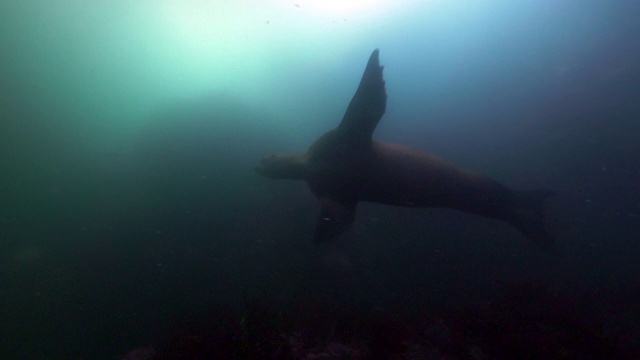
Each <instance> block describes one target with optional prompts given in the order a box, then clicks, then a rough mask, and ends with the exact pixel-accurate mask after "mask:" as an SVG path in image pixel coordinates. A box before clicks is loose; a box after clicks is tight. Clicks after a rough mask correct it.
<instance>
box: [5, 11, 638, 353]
mask: <svg viewBox="0 0 640 360" xmlns="http://www.w3.org/2000/svg"><path fill="white" fill-rule="evenodd" d="M185 4H187V2H178V1H176V2H171V1H168V2H165V3H163V4H161V5H158V4H156V3H154V2H128V1H117V2H113V3H110V4H106V3H105V4H88V3H86V2H81V1H73V0H55V1H50V2H46V3H45V2H39V1H35V0H32V1H24V2H15V3H8V4H2V5H0V47H1V49H2V50H1V51H0V169H1V170H0V171H1V176H0V358H3V359H114V358H120V357H123V356H125V354H127V353H128V352H129V351H131V350H133V349H135V348H140V347H149V346H151V347H153V348H154V349H155V350H154V351H155V352H156V355H157V356H160V355H163V354H164V355H166V356H165V358H171V356H173V357H174V358H176V357H177V355H176V354H177V352H175V351H174V352H172V350H175V349H182V348H183V347H184V348H189V349H191V350H192V351H193V352H192V353H191V354H192V355H193V354H198V352H197V351H202V352H201V353H200V354H201V356H204V355H202V354H209V355H210V354H212V352H211V347H212V346H213V345H212V344H216V346H218V348H217V349H219V350H220V349H223V350H224V351H223V350H220V352H219V353H218V354H219V356H227V355H229V354H232V355H234V356H236V357H237V356H247V357H249V356H252V357H258V358H260V357H262V356H263V355H265V354H266V353H267V352H269V351H271V352H272V353H276V352H277V351H280V354H284V353H285V350H283V349H285V348H286V349H289V350H288V351H289V353H291V354H297V355H296V356H299V357H302V354H309V353H312V352H313V351H311V350H309V349H310V348H314V349H315V350H314V351H315V353H320V352H322V351H325V352H330V350H331V349H333V350H331V351H334V353H333V354H334V355H335V356H336V357H338V356H351V357H354V358H357V357H358V356H361V358H363V357H364V356H365V355H367V354H369V355H371V354H372V353H385V351H388V354H404V355H405V357H408V356H409V354H414V355H415V354H420V356H422V357H427V356H432V358H438V356H444V355H445V354H449V355H452V356H458V357H464V356H471V357H473V356H476V358H478V357H477V356H484V355H487V356H489V357H498V358H499V357H503V356H506V355H505V354H504V353H503V352H500V351H501V350H499V349H510V346H512V345H513V344H514V343H515V342H517V343H518V344H524V345H522V346H523V348H524V349H525V350H524V351H527V350H526V349H528V348H527V346H530V347H531V348H537V349H539V348H540V347H541V345H540V344H541V343H544V344H556V345H557V344H562V346H563V347H562V349H564V350H563V351H565V354H569V355H568V356H574V355H575V356H574V358H578V357H579V356H578V355H580V354H587V353H589V354H596V355H592V356H598V354H600V355H602V356H614V355H617V356H618V357H620V356H623V355H624V356H626V355H628V354H638V353H639V345H638V344H639V343H640V330H639V329H640V312H639V310H638V307H637V306H636V305H634V304H637V301H639V300H640V287H639V286H638V284H639V283H640V266H638V259H640V186H638V184H639V183H640V145H638V144H640V142H639V141H638V139H640V122H639V120H640V39H639V38H638V35H637V34H640V22H638V18H639V17H640V6H638V4H637V2H633V1H627V2H623V1H621V2H615V3H614V2H605V1H586V2H577V1H569V0H566V1H522V2H518V3H517V4H516V3H514V2H507V1H488V2H486V4H483V5H482V6H480V5H477V4H471V3H469V4H464V2H462V3H460V4H458V5H455V6H454V5H447V4H446V2H432V3H430V4H429V5H425V4H417V3H412V2H407V3H406V4H404V5H403V6H400V7H392V8H390V9H387V10H385V12H382V13H377V12H375V11H374V12H372V13H364V15H362V14H359V13H336V14H324V13H323V14H322V15H314V11H316V10H314V9H315V8H314V7H313V6H312V5H311V3H310V2H307V3H305V2H304V1H300V2H297V3H294V2H290V3H289V2H286V1H284V2H279V3H274V4H271V5H264V4H262V3H261V4H260V5H258V4H256V5H255V6H252V5H251V4H250V3H249V2H247V3H245V4H242V5H232V4H227V3H226V2H215V1H214V2H210V3H209V2H204V1H201V2H198V1H194V2H188V4H187V5H185ZM374 48H379V49H380V54H381V55H380V59H381V62H382V64H383V65H385V80H386V83H387V93H388V106H387V113H386V115H385V116H384V118H383V119H382V121H381V122H380V125H379V127H378V129H377V131H376V132H375V133H374V137H375V138H376V139H379V140H383V141H390V142H396V143H401V144H404V145H408V146H411V147H414V148H419V149H421V150H424V151H428V152H432V153H435V154H438V155H439V156H442V157H444V158H446V159H448V160H450V161H452V162H454V163H456V164H458V165H460V166H463V167H466V168H469V169H472V170H474V171H479V172H482V173H484V174H487V175H489V176H491V177H493V178H495V179H497V180H499V181H500V182H502V183H504V184H505V185H507V186H509V187H513V188H517V189H527V188H548V189H552V190H554V191H555V192H556V193H557V196H556V197H555V198H554V199H553V200H552V201H550V202H549V204H548V205H549V208H548V221H549V226H550V228H551V230H552V232H553V233H554V235H555V237H556V239H557V246H558V249H559V250H560V252H561V255H554V256H552V255H549V254H546V253H544V252H541V251H539V249H537V248H536V247H535V246H534V245H533V244H531V243H530V242H529V241H528V240H527V239H526V238H524V237H523V236H522V235H521V234H519V233H518V232H517V231H516V230H514V229H512V228H510V227H509V226H507V225H505V224H504V223H501V222H497V221H493V220H487V219H485V218H480V217H477V216H473V215H469V214H463V213H460V212H456V211H453V210H441V209H428V210H416V209H401V208H393V207H387V206H382V205H376V204H361V205H360V206H359V208H358V214H357V217H356V220H355V223H354V225H353V227H352V228H351V230H350V231H349V232H348V233H347V234H345V235H344V236H343V237H342V238H341V239H340V240H339V243H338V244H337V245H335V248H332V249H328V248H327V246H320V247H319V246H317V245H316V244H314V243H313V242H312V230H313V226H314V223H315V219H316V216H317V212H318V209H319V208H318V205H317V203H316V200H315V199H314V197H313V195H312V194H311V192H310V191H309V190H308V189H307V188H306V185H305V184H304V183H302V182H289V181H274V180H268V179H265V178H261V177H259V176H258V175H257V174H255V173H254V171H253V167H254V166H255V165H256V164H257V162H258V161H259V159H260V158H261V157H262V156H264V155H266V154H268V153H271V152H274V151H304V150H305V149H306V148H307V147H308V146H309V145H310V144H311V142H312V141H313V140H314V139H315V138H316V137H317V136H319V135H320V134H322V133H323V132H324V131H326V130H328V129H330V128H332V127H334V126H335V125H337V124H338V122H339V120H340V118H341V116H342V113H343V111H344V109H345V108H346V105H347V104H348V101H349V100H350V97H351V96H352V94H353V91H354V90H355V88H356V86H357V83H358V80H359V78H360V75H361V72H362V71H363V69H364V66H365V63H366V60H367V57H368V55H369V54H370V52H371V50H373V49H374ZM327 254H329V255H327ZM256 309H258V310H256ZM468 309H472V310H468ZM473 309H475V310H473ZM501 309H505V310H504V311H501ZM540 309H543V310H540ZM545 309H548V311H545ZM221 314H226V315H224V316H223V315H221ZM256 314H259V315H260V314H261V315H260V316H258V315H256ZM265 314H271V315H265ZM274 314H275V315H274ZM278 314H279V315H278ZM304 314H306V315H308V316H309V317H305V315H304ZM309 314H311V315H318V314H324V315H320V316H316V317H315V318H314V317H313V316H311V315H309ZM452 314H453V315H452ZM479 314H484V315H479ZM325 315H326V316H325ZM225 316H227V317H225ZM274 318H275V319H276V320H277V321H276V320H274ZM208 319H211V320H208ZM247 319H249V320H247ZM278 319H279V320H278ZM416 319H420V321H415V320H416ZM515 319H520V320H515ZM522 319H525V320H522ZM250 320H251V321H254V322H253V323H251V322H250ZM476 320H477V321H476ZM248 321H249V322H248ZM412 321H415V323H414V322H412ZM518 321H522V322H518ZM479 323H482V324H487V323H491V324H492V325H491V326H488V327H482V326H478V325H477V324H479ZM195 324H197V325H195ZM212 324H222V326H223V327H224V326H226V327H228V328H229V329H230V330H229V331H228V332H227V335H228V337H224V336H222V335H221V333H220V332H219V331H218V330H219V329H218V330H216V329H217V328H215V327H216V326H217V325H215V326H214V325H212ZM247 324H253V325H247ZM336 324H337V325H336ZM345 324H350V325H345ZM381 324H382V325H381ZM390 324H391V325H390ZM398 324H405V325H404V326H399V325H398ZM425 324H427V325H428V326H427V325H425ZM438 324H439V325H438ZM507 324H509V325H507ZM514 324H515V325H514ZM530 324H538V325H539V326H538V327H535V326H534V328H533V329H528V330H527V331H528V332H527V333H529V334H535V336H537V337H535V336H534V335H531V338H533V337H535V339H534V340H531V339H529V338H526V339H524V336H521V337H519V338H518V337H515V336H514V337H512V338H511V339H512V340H513V341H511V342H509V341H506V340H505V342H504V343H501V342H500V341H498V340H496V339H499V338H500V339H502V338H501V337H500V336H499V335H500V334H498V335H496V334H493V335H491V334H492V333H491V331H489V330H488V328H491V329H494V331H495V332H497V333H499V332H500V331H502V332H503V333H504V334H514V333H517V331H516V330H514V329H523V328H526V327H527V326H529V325H530ZM207 326H209V327H207ZM349 326H351V327H349ZM438 326H439V327H438ZM211 327H213V328H215V329H211ZM308 328H315V329H317V334H315V335H314V334H313V331H310V330H308ZM541 328H544V329H545V330H544V331H541V330H540V329H541ZM185 329H190V330H185ZM301 329H307V330H305V331H307V332H311V334H310V335H309V336H308V337H305V336H302V335H299V334H300V333H305V331H303V330H301ZM363 329H365V330H363ZM366 329H368V330H366ZM371 329H377V330H371ZM389 329H391V330H389ZM398 329H401V330H398ZM443 329H444V330H443ZM495 329H498V330H495ZM536 329H537V330H536ZM523 332H524V331H523ZM418 333H419V334H421V335H419V336H418V335H416V334H418ZM541 333H544V334H547V335H545V336H548V337H549V338H545V337H544V336H542V335H540V334H541ZM185 334H187V335H185ZM293 334H298V335H293ZM398 334H400V335H398ZM425 334H426V335H425ZM479 334H484V335H479ZM487 334H489V335H487ZM548 334H552V335H548ZM190 336H192V337H190ZM207 336H209V337H207ZM296 336H299V338H298V337H296ZM394 336H396V337H394ZM505 336H506V335H505ZM187 338H191V339H193V338H197V339H198V340H197V341H195V342H194V343H189V342H188V341H186V340H184V339H187ZM256 338H258V339H259V340H255V339H256ZM318 338H322V339H324V340H322V341H318V340H317V339H318ZM175 339H182V340H181V341H182V342H180V340H175ZM283 339H285V340H283ZM314 339H315V340H314ZM523 339H524V340H523ZM567 339H569V340H567ZM528 341H529V342H528ZM536 341H537V342H536ZM600 342H602V343H600ZM256 343H260V344H262V345H261V346H262V347H263V350H261V351H264V352H263V353H260V352H259V351H257V350H255V349H253V350H252V349H249V350H247V346H248V345H247V344H256ZM336 343H339V344H342V345H341V346H344V347H343V348H340V347H337V345H335V344H336ZM185 344H186V345H185ZM274 344H276V345H274ZM283 344H286V346H285V345H283ZM296 344H297V345H296ZM305 344H306V345H305ZM330 344H334V345H333V346H334V347H333V348H331V349H330ZM356 344H360V345H356ZM362 344H366V345H367V346H363V345H362ZM398 344H404V345H398ZM407 344H410V345H407ZM528 344H530V345H528ZM593 344H596V345H593ZM225 346H226V347H225ZM242 346H245V350H244V351H245V352H240V353H239V352H238V351H239V350H238V348H241V347H242ZM296 346H297V347H296ZM305 346H306V347H307V348H305ZM403 346H404V347H403ZM590 346H591V347H590ZM345 347H347V348H348V349H350V350H347V349H346V348H345ZM552 348H553V347H552ZM198 349H201V350H198ZM265 349H266V350H265ZM305 349H307V350H308V351H306V352H305ZM412 349H413V350H412ZM416 349H417V350H416ZM558 349H560V347H559V348H558ZM184 351H186V350H184ZM207 351H209V352H207ZM225 351H226V352H225ZM296 351H297V352H296ZM349 351H352V352H351V353H350V352H349ZM412 351H413V352H412ZM513 351H516V350H513ZM558 351H559V352H560V351H561V350H558ZM634 351H635V352H634ZM559 352H558V353H553V354H555V355H558V354H559ZM525 353H526V352H525ZM220 354H222V355H220ZM336 354H338V355H336ZM538 355H539V356H543V355H549V353H545V354H542V353H540V354H538ZM193 356H195V355H193ZM229 356H230V355H229ZM265 356H266V355H265ZM415 356H418V355H415ZM629 356H630V355H629ZM183 358H189V357H188V356H187V357H183ZM205 358H206V357H205ZM570 358H571V357H570ZM582 358H585V357H582ZM586 358H588V357H586ZM594 358H597V357H594Z"/></svg>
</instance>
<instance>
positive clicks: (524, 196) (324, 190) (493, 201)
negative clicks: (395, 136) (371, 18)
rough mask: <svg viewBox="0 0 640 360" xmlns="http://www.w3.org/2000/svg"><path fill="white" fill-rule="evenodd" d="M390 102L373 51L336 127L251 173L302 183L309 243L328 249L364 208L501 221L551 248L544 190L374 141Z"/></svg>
mask: <svg viewBox="0 0 640 360" xmlns="http://www.w3.org/2000/svg"><path fill="white" fill-rule="evenodd" d="M386 100H387V95H386V91H385V82H384V80H383V76H382V66H380V63H379V60H378V50H377V49H376V50H374V51H373V53H372V54H371V56H370V57H369V61H368V63H367V67H366V68H365V70H364V74H363V75H362V79H361V80H360V85H359V86H358V89H357V90H356V93H355V95H354V96H353V98H352V99H351V102H350V103H349V106H348V108H347V111H346V113H345V114H344V117H343V118H342V121H341V122H340V125H338V127H337V128H335V129H333V130H330V131H328V132H327V133H325V134H324V135H322V136H320V138H318V140H316V141H315V143H313V145H311V147H310V148H309V150H308V151H307V152H306V153H303V154H274V155H270V156H267V157H265V158H263V159H262V161H261V162H260V164H259V165H258V166H257V167H256V169H255V170H256V172H257V173H258V174H260V175H262V176H265V177H268V178H274V179H294V180H305V181H306V182H307V184H308V185H309V188H310V189H311V191H312V192H313V193H314V194H315V196H316V197H317V198H318V200H319V201H320V205H321V211H320V216H319V217H318V220H317V223H316V227H315V233H314V238H315V240H316V241H329V240H332V239H334V238H336V237H337V236H339V235H340V234H342V233H343V232H344V231H345V230H346V229H347V228H348V227H349V226H350V225H351V224H352V223H353V221H354V218H355V213H356V205H357V203H358V202H359V201H367V202H374V203H381V204H388V205H395V206H405V207H445V208H453V209H458V210H462V211H465V212H469V213H474V214H478V215H481V216H485V217H489V218H493V219H499V220H503V221H505V222H507V223H509V224H511V225H512V226H514V227H515V228H516V229H518V230H519V231H520V232H522V233H523V234H524V235H525V236H526V237H528V238H529V239H531V240H532V241H533V242H534V243H536V244H538V245H539V246H541V247H542V248H545V249H550V248H551V247H552V246H553V243H554V240H553V238H552V236H551V235H550V234H549V233H548V232H547V231H546V230H545V224H544V203H545V200H546V199H547V198H548V197H549V196H551V195H552V194H553V193H552V192H551V191H548V190H529V191H516V190H511V189H509V188H507V187H506V186H504V185H502V184H500V183H499V182H497V181H495V180H493V179H490V178H489V177H487V176H484V175H481V174H477V173H473V172H470V171H467V170H464V169H460V168H458V167H456V166H454V165H452V164H450V163H448V162H446V161H445V160H443V159H441V158H439V157H436V156H434V155H430V154H427V153H424V152H422V151H419V150H414V149H410V148H407V147H404V146H401V145H396V144H390V143H384V142H380V141H375V140H372V139H371V135H372V133H373V131H374V130H375V128H376V125H377V124H378V122H379V121H380V119H381V118H382V115H383V114H384V112H385V108H386Z"/></svg>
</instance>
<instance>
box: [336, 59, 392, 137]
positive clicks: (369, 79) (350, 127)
mask: <svg viewBox="0 0 640 360" xmlns="http://www.w3.org/2000/svg"><path fill="white" fill-rule="evenodd" d="M378 53H379V51H378V49H376V50H374V51H373V53H371V56H370V57H369V62H368V63H367V67H366V69H365V70H364V73H363V74H362V79H361V80H360V85H358V90H356V93H355V95H354V96H353V98H352V99H351V102H350V103H349V107H348V108H347V111H346V112H345V114H344V117H343V118H342V122H340V125H339V126H338V128H337V131H338V132H340V133H343V134H345V135H346V136H347V137H348V138H349V139H350V140H352V141H355V142H360V141H365V142H369V141H370V140H371V134H373V131H374V130H375V129H376V126H377V125H378V122H379V121H380V119H381V118H382V115H384V112H385V109H386V107H387V93H386V91H385V87H384V79H383V78H382V66H380V61H379V60H378Z"/></svg>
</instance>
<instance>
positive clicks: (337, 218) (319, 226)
mask: <svg viewBox="0 0 640 360" xmlns="http://www.w3.org/2000/svg"><path fill="white" fill-rule="evenodd" d="M320 206H321V209H320V216H319V217H318V220H317V222H316V228H315V231H314V234H313V235H314V236H313V239H314V241H315V242H327V241H331V240H334V239H335V238H337V237H338V236H339V235H340V234H342V233H343V232H344V231H345V230H347V229H348V228H349V226H351V224H352V223H353V219H354V218H355V214H356V203H341V202H339V201H337V200H334V199H329V198H322V199H320Z"/></svg>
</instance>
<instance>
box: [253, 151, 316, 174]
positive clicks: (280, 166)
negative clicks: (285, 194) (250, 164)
mask: <svg viewBox="0 0 640 360" xmlns="http://www.w3.org/2000/svg"><path fill="white" fill-rule="evenodd" d="M255 171H256V172H257V173H258V174H259V175H261V176H264V177H268V178H271V179H294V180H302V179H304V178H305V174H306V172H307V171H306V159H305V156H304V155H302V154H289V153H279V154H271V155H268V156H265V157H264V158H262V160H261V161H260V164H258V166H256V167H255Z"/></svg>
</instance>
